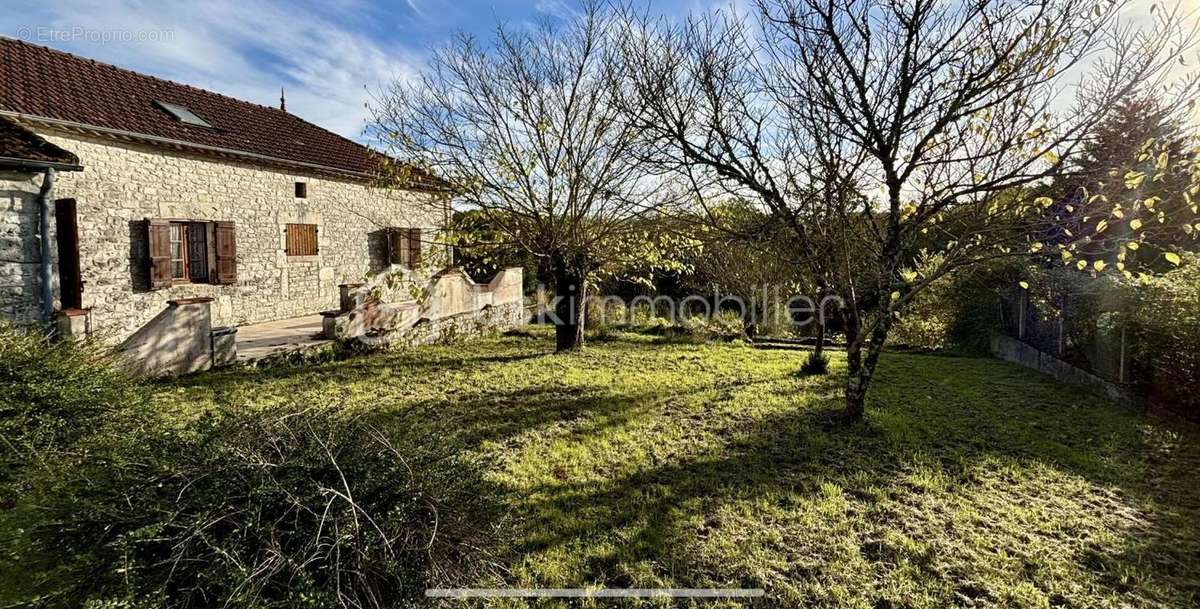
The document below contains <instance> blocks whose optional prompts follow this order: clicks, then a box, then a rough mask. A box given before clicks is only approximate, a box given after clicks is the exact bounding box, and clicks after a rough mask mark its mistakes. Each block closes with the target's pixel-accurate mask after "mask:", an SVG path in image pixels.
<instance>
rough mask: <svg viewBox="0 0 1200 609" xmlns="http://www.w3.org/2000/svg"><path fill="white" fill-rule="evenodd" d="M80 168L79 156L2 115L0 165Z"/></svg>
mask: <svg viewBox="0 0 1200 609" xmlns="http://www.w3.org/2000/svg"><path fill="white" fill-rule="evenodd" d="M11 166H17V167H26V168H28V167H53V168H58V169H78V168H79V157H77V156H75V155H74V154H72V153H70V152H68V151H66V150H63V149H62V148H59V147H58V146H55V145H54V144H51V143H50V142H47V141H46V140H44V139H42V138H41V136H39V135H38V134H36V133H34V132H32V131H30V130H28V129H26V128H24V127H22V126H20V125H18V124H16V123H14V122H12V121H10V120H7V119H5V118H3V117H0V167H11Z"/></svg>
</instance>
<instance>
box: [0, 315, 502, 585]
mask: <svg viewBox="0 0 1200 609" xmlns="http://www.w3.org/2000/svg"><path fill="white" fill-rule="evenodd" d="M0 339H2V340H0V355H2V357H0V375H3V377H2V378H3V380H4V383H5V391H4V397H3V401H2V402H0V404H2V407H3V419H2V421H0V423H2V424H3V425H4V429H3V431H4V434H5V435H4V438H5V440H7V442H6V443H5V444H6V451H7V452H6V453H5V454H6V458H7V459H8V460H9V461H10V463H7V464H6V468H5V470H4V476H5V478H6V479H7V480H8V483H9V487H10V488H12V489H18V488H19V490H20V492H19V493H17V492H14V493H11V494H9V493H8V492H6V493H5V496H6V497H15V500H13V501H10V502H9V505H7V506H5V509H3V510H2V511H0V564H2V565H5V566H4V568H3V569H0V588H6V589H4V590H0V604H5V603H6V602H16V603H17V604H19V605H23V606H80V605H91V606H130V607H141V606H145V607H192V606H239V607H243V606H253V607H294V606H301V607H335V606H353V607H379V606H395V605H397V604H398V603H399V602H400V601H401V600H403V599H410V598H419V597H420V592H421V590H423V589H424V588H425V587H427V586H428V585H430V584H431V583H433V582H441V581H442V580H443V579H445V578H447V577H450V576H452V575H455V574H454V573H450V572H445V571H441V572H435V571H434V568H435V565H438V566H445V565H455V564H458V563H460V562H462V561H460V560H458V559H457V554H458V553H459V551H460V549H461V548H463V547H464V545H470V546H471V547H472V548H477V549H478V548H480V547H482V546H484V543H483V539H484V534H483V533H480V532H479V531H482V530H483V528H482V527H484V526H485V523H487V522H488V521H489V514H488V513H487V511H486V509H487V508H489V507H490V506H491V505H492V504H491V503H488V502H487V500H486V498H487V497H489V496H490V495H489V494H488V493H487V491H486V489H487V488H488V486H487V483H486V482H484V481H482V480H481V478H480V476H479V474H478V468H476V467H474V465H473V464H471V463H466V462H464V461H463V459H462V457H460V456H459V455H458V454H456V453H452V452H450V451H451V448H450V447H445V444H444V443H438V442H429V441H428V440H427V439H426V438H423V437H417V436H416V434H418V433H421V432H417V431H407V430H408V429H409V428H408V427H403V428H401V427H397V430H399V431H395V432H392V433H385V432H384V431H382V430H379V429H376V428H374V427H372V426H371V425H369V424H367V423H366V422H364V421H361V420H358V419H348V418H345V417H342V416H340V415H338V414H337V413H336V412H334V411H325V410H322V411H304V412H293V411H283V410H279V411H271V412H262V411H253V412H247V411H239V412H232V413H227V414H223V415H220V416H217V415H212V414H209V415H204V416H202V417H200V418H198V419H190V420H182V421H181V420H175V419H172V418H169V416H168V415H166V414H163V413H157V412H155V411H154V409H151V408H147V407H146V405H147V403H148V402H147V401H146V394H145V392H144V391H143V387H142V386H141V385H140V384H139V383H138V382H137V381H135V380H133V379H130V378H129V377H127V376H126V375H124V374H122V373H121V372H120V371H119V370H118V369H117V368H115V367H114V366H113V365H112V362H111V361H110V360H109V358H108V357H107V356H106V355H104V353H103V351H102V350H100V349H99V348H98V347H96V346H93V345H87V344H73V343H55V342H52V341H50V340H47V339H46V338H45V337H43V336H41V335H39V334H37V333H36V332H31V331H24V330H17V329H14V328H11V327H4V328H3V329H2V330H0ZM418 428H419V427H418V426H413V427H412V429H418ZM400 433H405V434H409V436H411V437H409V436H400V435H399V434H400ZM437 446H443V448H434V447H437ZM29 455H33V456H35V457H36V467H33V466H31V465H33V463H32V461H30V457H29ZM13 464H15V465H16V466H15V467H14V466H12V465H13ZM5 490H6V491H7V490H8V489H5ZM17 565H19V569H20V571H19V572H18V571H16V570H15V568H16V567H15V566H17Z"/></svg>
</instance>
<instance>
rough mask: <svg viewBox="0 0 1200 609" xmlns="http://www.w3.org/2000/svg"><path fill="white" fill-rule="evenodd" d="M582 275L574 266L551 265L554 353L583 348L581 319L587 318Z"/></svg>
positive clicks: (565, 264)
mask: <svg viewBox="0 0 1200 609" xmlns="http://www.w3.org/2000/svg"><path fill="white" fill-rule="evenodd" d="M585 279H586V275H585V274H584V272H583V271H581V270H579V267H577V266H576V265H572V264H568V263H566V262H565V261H559V262H556V263H555V267H554V296H555V298H557V300H558V302H557V303H556V304H555V307H554V313H555V316H556V317H557V318H558V319H556V320H555V326H554V350H555V351H556V352H562V351H570V350H573V349H578V348H580V347H582V346H583V327H584V316H585V315H586V314H587V286H586V282H585Z"/></svg>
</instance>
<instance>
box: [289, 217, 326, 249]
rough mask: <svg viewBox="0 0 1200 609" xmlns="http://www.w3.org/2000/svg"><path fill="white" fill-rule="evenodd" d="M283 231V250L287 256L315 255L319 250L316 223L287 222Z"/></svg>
mask: <svg viewBox="0 0 1200 609" xmlns="http://www.w3.org/2000/svg"><path fill="white" fill-rule="evenodd" d="M285 233H286V237H287V238H286V240H285V245H284V251H285V252H286V253H287V255H288V256H316V255H317V254H318V253H319V252H320V251H321V249H320V248H319V247H317V225H316V224H288V225H287V228H286V229H285Z"/></svg>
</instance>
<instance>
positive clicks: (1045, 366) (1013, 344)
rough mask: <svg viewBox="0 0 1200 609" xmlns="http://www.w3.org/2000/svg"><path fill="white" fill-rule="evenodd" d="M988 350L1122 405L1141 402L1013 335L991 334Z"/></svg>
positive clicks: (1121, 389) (1111, 384) (1114, 386)
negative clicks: (989, 348) (1011, 336)
mask: <svg viewBox="0 0 1200 609" xmlns="http://www.w3.org/2000/svg"><path fill="white" fill-rule="evenodd" d="M991 351H992V355H994V356H996V357H998V358H1000V359H1002V360H1005V361H1009V362H1013V363H1016V364H1020V365H1022V366H1025V367H1026V368H1030V369H1032V370H1037V371H1038V372H1041V373H1042V374H1046V375H1049V376H1051V377H1054V378H1055V379H1056V380H1058V381H1060V382H1063V383H1067V384H1068V385H1075V386H1076V387H1084V388H1087V389H1090V390H1092V391H1094V392H1096V393H1098V394H1100V395H1102V396H1104V397H1106V398H1108V399H1110V400H1112V401H1114V402H1117V403H1120V404H1125V405H1126V406H1133V407H1140V406H1141V401H1140V400H1139V399H1138V398H1136V397H1135V396H1133V394H1131V393H1129V392H1128V391H1126V390H1125V389H1124V388H1122V387H1121V386H1120V385H1116V384H1114V383H1110V382H1108V381H1106V380H1104V379H1102V378H1100V377H1098V376H1096V375H1094V374H1091V373H1089V372H1087V371H1084V370H1081V369H1079V368H1076V367H1075V366H1072V365H1071V364H1068V363H1067V362H1064V361H1062V360H1060V359H1058V358H1056V357H1054V356H1053V355H1050V354H1048V353H1043V352H1041V351H1038V350H1037V349H1035V348H1034V347H1032V346H1030V345H1027V344H1025V343H1023V342H1021V341H1019V340H1017V339H1015V338H1009V337H1007V336H1004V335H1001V334H993V335H992V339H991Z"/></svg>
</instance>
